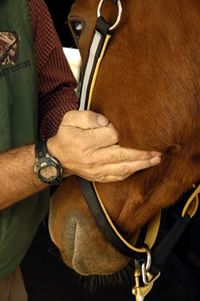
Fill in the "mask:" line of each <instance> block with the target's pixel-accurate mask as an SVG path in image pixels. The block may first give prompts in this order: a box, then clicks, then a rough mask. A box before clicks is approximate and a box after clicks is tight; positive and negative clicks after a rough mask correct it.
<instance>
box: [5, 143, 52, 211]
mask: <svg viewBox="0 0 200 301" xmlns="http://www.w3.org/2000/svg"><path fill="white" fill-rule="evenodd" d="M34 148H35V147H34V145H29V146H24V147H20V148H17V149H14V150H11V151H8V152H5V153H3V154H1V155H0V209H4V208H6V207H8V206H10V205H12V204H14V203H16V202H18V201H20V200H23V199H24V198H26V197H28V196H30V195H33V194H34V193H36V192H38V191H40V190H42V189H44V188H46V187H47V185H46V184H44V183H42V182H41V181H40V180H39V179H38V178H37V176H36V175H35V173H34V171H33V166H34V162H35V150H34Z"/></svg>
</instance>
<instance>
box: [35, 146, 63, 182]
mask: <svg viewBox="0 0 200 301" xmlns="http://www.w3.org/2000/svg"><path fill="white" fill-rule="evenodd" d="M34 172H35V174H36V175H37V176H38V178H39V179H40V180H41V181H42V182H44V183H46V184H49V185H58V184H59V183H60V182H61V181H62V179H63V168H62V165H61V164H60V162H59V160H58V159H57V158H55V157H54V156H52V155H51V154H50V153H49V151H48V148H47V143H46V142H38V143H37V144H36V145H35V165H34Z"/></svg>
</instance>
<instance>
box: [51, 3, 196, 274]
mask: <svg viewBox="0 0 200 301" xmlns="http://www.w3.org/2000/svg"><path fill="white" fill-rule="evenodd" d="M97 5H98V1H97V0H76V1H75V2H74V4H73V6H72V10H71V13H70V17H69V21H70V22H73V21H74V20H76V21H77V20H78V21H84V22H85V26H84V29H83V31H82V34H81V36H80V38H79V41H78V47H79V49H80V52H81V55H82V59H83V64H84V63H85V60H86V55H87V51H88V47H89V41H90V38H91V35H92V30H93V28H94V24H95V21H96V9H97ZM122 5H123V15H122V21H121V24H120V26H119V28H118V29H117V30H116V31H115V33H114V36H113V37H112V40H111V42H110V45H109V47H108V49H107V52H106V55H105V57H104V59H103V62H102V64H101V67H100V71H99V74H98V78H97V83H96V86H95V89H94V95H93V101H92V110H93V111H96V112H101V113H103V114H104V115H105V116H106V117H107V118H108V119H109V120H110V121H111V122H112V123H113V124H114V125H115V127H116V128H117V130H118V132H119V137H120V145H122V146H126V147H133V148H138V149H147V150H158V151H160V152H162V154H163V156H162V163H161V164H160V165H159V166H156V167H152V168H150V169H148V170H143V171H140V172H138V173H136V174H134V175H133V176H132V177H130V178H129V179H128V180H126V181H123V182H118V183H109V184H101V183H96V187H97V190H98V192H99V194H100V196H101V198H102V200H103V202H104V204H105V206H106V208H107V210H108V211H109V213H110V215H111V218H112V219H113V220H114V221H115V223H116V224H117V225H118V226H119V227H120V228H121V229H122V230H123V231H124V232H127V233H129V234H133V233H134V232H135V231H136V230H137V229H138V228H140V227H141V226H142V225H144V224H145V223H146V222H147V221H148V220H149V219H150V218H151V217H152V216H153V215H154V214H155V213H156V212H157V211H158V209H159V208H164V207H166V206H169V205H172V204H173V203H174V202H175V201H176V200H178V198H179V197H180V196H181V195H182V194H183V193H184V192H185V191H187V190H188V189H190V188H191V187H192V184H193V183H195V182H196V181H197V180H198V179H199V178H200V119H199V112H200V52H199V49H200V2H199V1H198V0H165V1H163V0H150V1H148V2H147V1H135V0H129V1H122ZM110 12H111V13H110ZM103 14H105V15H107V16H108V18H110V17H109V14H111V15H113V7H111V1H107V2H106V5H105V7H104V10H103ZM91 167H92V162H91ZM50 230H51V234H52V238H53V240H54V241H55V243H56V244H57V246H58V248H59V249H60V250H61V253H62V255H63V259H64V261H65V262H66V263H67V264H68V265H70V266H71V267H73V268H74V269H75V270H77V271H78V272H80V273H82V274H109V273H112V272H114V271H116V270H118V269H120V268H121V267H123V266H124V265H125V264H126V262H127V260H128V259H127V258H125V257H124V256H122V255H121V254H119V253H118V252H117V251H116V250H114V249H113V248H112V246H110V244H109V243H108V242H107V241H106V240H105V238H104V237H103V235H102V234H101V232H100V231H99V230H98V229H97V227H96V226H95V222H94V220H93V218H92V217H91V214H90V213H89V211H88V208H87V206H86V204H85V202H84V200H83V197H82V195H81V192H80V190H79V187H78V184H77V182H76V179H75V178H74V177H71V179H67V180H66V181H65V183H64V184H62V185H61V186H60V188H59V189H58V191H57V192H56V194H55V196H54V198H53V202H52V206H51V212H50Z"/></svg>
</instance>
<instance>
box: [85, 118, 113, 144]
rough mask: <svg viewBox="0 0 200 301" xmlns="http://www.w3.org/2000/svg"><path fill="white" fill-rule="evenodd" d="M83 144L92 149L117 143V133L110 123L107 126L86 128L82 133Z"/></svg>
mask: <svg viewBox="0 0 200 301" xmlns="http://www.w3.org/2000/svg"><path fill="white" fill-rule="evenodd" d="M82 134H84V138H85V144H87V145H89V146H90V147H93V148H94V150H97V149H104V148H106V147H110V146H114V145H116V144H117V143H118V134H117V131H116V130H115V128H114V127H113V125H112V124H109V125H108V126H107V127H100V128H96V129H90V130H86V131H85V132H84V133H82Z"/></svg>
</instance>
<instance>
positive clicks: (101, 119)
mask: <svg viewBox="0 0 200 301" xmlns="http://www.w3.org/2000/svg"><path fill="white" fill-rule="evenodd" d="M108 122H109V121H108V119H107V118H106V117H104V116H103V115H98V117H97V123H98V124H99V125H101V126H106V125H108Z"/></svg>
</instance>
